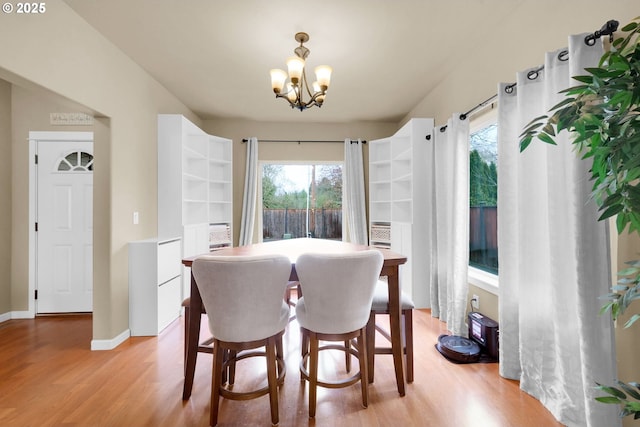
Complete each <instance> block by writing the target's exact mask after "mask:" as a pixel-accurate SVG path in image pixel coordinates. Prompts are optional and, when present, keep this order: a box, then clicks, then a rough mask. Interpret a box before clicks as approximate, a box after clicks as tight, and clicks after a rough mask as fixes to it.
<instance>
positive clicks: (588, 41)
mask: <svg viewBox="0 0 640 427" xmlns="http://www.w3.org/2000/svg"><path fill="white" fill-rule="evenodd" d="M596 38H597V37H596V35H595V34H589V35H588V36H586V37H585V38H584V44H586V45H587V46H593V45H594V44H596Z"/></svg>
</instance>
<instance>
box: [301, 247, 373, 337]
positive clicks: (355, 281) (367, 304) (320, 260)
mask: <svg viewBox="0 0 640 427" xmlns="http://www.w3.org/2000/svg"><path fill="white" fill-rule="evenodd" d="M382 263H383V257H382V254H381V253H380V252H379V251H376V250H365V251H357V252H352V253H347V254H345V253H341V254H317V253H308V254H303V255H301V256H299V257H298V259H297V261H296V266H295V267H296V272H297V273H298V279H299V280H300V287H301V290H302V299H303V300H304V308H303V310H304V311H305V313H304V314H303V316H298V321H299V322H300V325H301V326H302V327H304V328H307V329H309V330H312V331H315V332H320V333H327V334H340V333H346V332H351V331H355V330H357V329H360V328H362V327H364V326H365V325H366V323H367V321H368V320H369V314H370V312H371V301H372V299H373V292H374V288H375V286H376V282H377V281H378V277H379V276H380V270H381V268H382ZM303 323H304V324H303Z"/></svg>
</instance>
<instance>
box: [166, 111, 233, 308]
mask: <svg viewBox="0 0 640 427" xmlns="http://www.w3.org/2000/svg"><path fill="white" fill-rule="evenodd" d="M232 152H233V145H232V141H231V140H230V139H227V138H221V137H218V136H213V135H209V134H207V133H205V132H204V131H203V130H202V129H200V128H199V127H197V126H196V125H195V124H193V123H192V122H190V121H189V120H187V119H186V118H185V117H184V116H182V115H179V114H160V115H158V237H159V238H168V237H170V236H182V240H183V245H182V248H183V251H182V256H183V257H188V256H193V255H198V254H201V253H205V252H208V251H209V249H210V248H213V247H220V246H231V245H232V236H233V232H232V231H233V178H232V177H233V170H232V166H233V157H232ZM189 277H190V273H189V271H188V269H184V274H183V295H184V297H186V296H188V295H189V286H190V279H189Z"/></svg>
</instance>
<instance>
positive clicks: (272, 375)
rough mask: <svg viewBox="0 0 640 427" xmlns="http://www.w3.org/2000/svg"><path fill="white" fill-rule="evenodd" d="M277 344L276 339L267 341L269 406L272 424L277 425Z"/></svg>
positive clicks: (271, 338) (270, 338) (272, 338)
mask: <svg viewBox="0 0 640 427" xmlns="http://www.w3.org/2000/svg"><path fill="white" fill-rule="evenodd" d="M276 347H277V343H276V338H275V337H269V339H268V340H267V348H266V351H267V378H268V382H269V405H270V407H271V424H272V425H276V424H278V422H279V419H278V379H277V375H276V365H277V364H278V362H277V360H276V353H277V352H278V350H277V348H276Z"/></svg>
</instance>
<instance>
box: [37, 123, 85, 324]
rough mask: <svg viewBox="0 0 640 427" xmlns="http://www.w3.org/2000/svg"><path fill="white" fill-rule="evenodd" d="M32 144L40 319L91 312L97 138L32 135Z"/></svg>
mask: <svg viewBox="0 0 640 427" xmlns="http://www.w3.org/2000/svg"><path fill="white" fill-rule="evenodd" d="M29 141H30V142H29V143H30V147H29V150H30V153H32V154H33V156H32V161H30V185H29V193H30V206H29V213H30V216H33V224H34V226H33V228H32V230H33V232H32V234H33V236H32V237H31V236H30V251H29V252H30V267H29V269H30V272H31V273H33V274H32V275H31V277H33V284H32V283H31V282H32V280H30V287H31V286H33V293H32V296H33V301H34V308H35V314H49V313H75V312H91V311H92V310H93V133H92V132H30V133H29ZM30 305H31V304H30Z"/></svg>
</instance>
